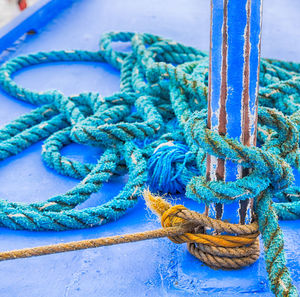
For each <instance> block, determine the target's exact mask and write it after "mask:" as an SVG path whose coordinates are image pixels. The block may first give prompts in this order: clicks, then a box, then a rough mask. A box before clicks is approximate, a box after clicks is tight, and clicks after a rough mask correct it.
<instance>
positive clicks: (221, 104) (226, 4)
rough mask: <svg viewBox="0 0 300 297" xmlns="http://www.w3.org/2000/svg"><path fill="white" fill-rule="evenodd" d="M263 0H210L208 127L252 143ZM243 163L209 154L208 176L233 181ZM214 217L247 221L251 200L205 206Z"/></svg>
mask: <svg viewBox="0 0 300 297" xmlns="http://www.w3.org/2000/svg"><path fill="white" fill-rule="evenodd" d="M261 19H262V0H211V29H210V30H211V31H210V58H209V94H208V121H207V125H208V128H210V129H212V130H215V131H217V132H218V133H219V134H221V135H227V136H228V137H231V138H234V139H237V140H239V141H240V142H241V143H243V144H244V145H247V146H251V145H253V146H255V145H256V129H257V106H258V99H257V94H258V81H259V61H260V40H261ZM247 174H248V172H247V170H246V169H243V168H240V166H238V165H236V164H233V163H232V162H230V161H229V160H221V159H217V158H215V157H214V156H210V155H208V156H207V179H208V180H224V181H234V180H236V179H237V178H241V177H242V176H245V175H247ZM206 213H207V214H208V215H210V216H213V217H216V218H218V219H227V220H230V221H231V222H235V223H241V224H245V223H247V222H249V221H250V220H251V203H250V202H249V201H241V202H240V203H236V205H231V206H226V207H224V205H222V204H220V203H218V204H215V205H209V206H207V207H206Z"/></svg>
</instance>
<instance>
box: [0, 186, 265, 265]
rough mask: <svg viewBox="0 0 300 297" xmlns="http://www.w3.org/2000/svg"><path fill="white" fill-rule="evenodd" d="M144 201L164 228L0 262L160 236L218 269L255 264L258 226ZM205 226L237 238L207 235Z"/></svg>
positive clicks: (2, 256)
mask: <svg viewBox="0 0 300 297" xmlns="http://www.w3.org/2000/svg"><path fill="white" fill-rule="evenodd" d="M144 198H145V201H146V203H147V206H148V207H149V208H150V209H151V210H152V211H153V212H154V213H156V214H157V216H159V217H160V218H161V224H162V227H163V228H162V229H157V230H151V231H145V232H139V233H134V234H126V235H118V236H111V237H105V238H97V239H88V240H82V241H76V242H69V243H60V244H53V245H48V246H42V247H34V248H25V249H20V250H13V251H7V252H2V253H0V261H4V260H11V259H19V258H29V257H34V256H41V255H49V254H55V253H62V252H67V251H75V250H82V249H88V248H96V247H100V246H109V245H115V244H121V243H128V242H135V241H141V240H147V239H153V238H161V237H168V238H169V239H170V240H172V241H173V242H175V243H184V242H186V243H187V244H188V250H189V252H190V253H191V254H193V255H194V256H195V257H197V258H199V259H200V260H201V261H203V262H204V263H206V264H207V265H209V266H211V267H215V268H225V269H236V268H240V267H243V266H247V265H250V264H252V263H253V262H254V261H256V260H257V258H258V257H259V246H258V239H257V237H258V226H257V223H252V224H249V225H239V224H230V223H225V222H223V221H221V220H215V219H212V218H209V217H207V216H206V215H204V214H200V213H197V212H194V211H191V210H189V209H187V208H185V207H184V206H183V205H175V206H172V205H171V204H170V203H168V202H167V201H165V200H164V199H163V198H161V197H159V196H153V195H152V194H151V193H150V192H149V191H148V190H146V191H145V192H144ZM205 227H210V228H213V229H214V230H216V231H218V232H226V233H229V234H236V235H235V236H234V235H219V234H217V235H211V234H205Z"/></svg>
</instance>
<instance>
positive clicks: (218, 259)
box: [144, 191, 259, 269]
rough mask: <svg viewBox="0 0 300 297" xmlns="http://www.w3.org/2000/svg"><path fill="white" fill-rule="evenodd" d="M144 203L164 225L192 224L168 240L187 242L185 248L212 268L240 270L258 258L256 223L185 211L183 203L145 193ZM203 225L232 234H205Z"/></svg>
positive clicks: (164, 226) (178, 242) (166, 226)
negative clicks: (243, 223)
mask: <svg viewBox="0 0 300 297" xmlns="http://www.w3.org/2000/svg"><path fill="white" fill-rule="evenodd" d="M144 198H145V200H146V203H147V206H148V207H149V208H150V209H151V210H152V211H153V212H155V213H156V214H157V215H158V216H159V217H161V225H162V227H163V228H168V227H176V226H187V227H188V226H193V228H191V227H190V229H191V230H192V233H191V232H188V233H184V234H182V235H179V236H176V237H174V236H173V237H169V239H170V240H171V241H172V242H174V243H177V244H180V243H187V246H188V251H189V252H190V253H191V254H192V255H194V256H195V257H196V258H198V259H199V260H201V261H202V262H204V263H205V264H206V265H208V266H210V267H213V268H222V269H239V268H242V267H244V266H248V265H251V264H252V263H254V262H255V261H256V260H257V259H258V258H259V241H258V235H259V232H258V224H257V222H254V223H251V224H249V225H240V224H230V223H226V222H223V221H221V220H216V219H213V218H210V217H208V216H206V215H204V214H200V213H197V212H194V211H190V210H188V209H187V208H186V207H184V206H183V205H175V206H172V205H171V204H169V203H168V202H166V201H165V200H163V199H162V198H160V197H159V196H153V195H152V194H151V193H150V192H149V191H145V192H144ZM205 228H211V229H213V230H215V231H216V232H219V233H223V232H226V233H228V234H235V236H232V235H218V234H214V235H210V234H205Z"/></svg>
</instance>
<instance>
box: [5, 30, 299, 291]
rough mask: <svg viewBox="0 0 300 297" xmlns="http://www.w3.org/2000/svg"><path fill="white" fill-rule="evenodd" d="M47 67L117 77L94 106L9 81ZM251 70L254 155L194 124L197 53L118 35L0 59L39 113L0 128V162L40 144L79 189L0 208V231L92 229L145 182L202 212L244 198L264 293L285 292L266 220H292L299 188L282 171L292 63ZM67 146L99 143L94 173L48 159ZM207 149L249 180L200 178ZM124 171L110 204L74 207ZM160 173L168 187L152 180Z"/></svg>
mask: <svg viewBox="0 0 300 297" xmlns="http://www.w3.org/2000/svg"><path fill="white" fill-rule="evenodd" d="M115 41H124V42H127V41H129V42H131V46H132V52H130V53H123V52H117V51H115V50H113V47H112V43H113V42H115ZM57 61H96V62H99V63H109V64H111V65H112V66H114V67H115V68H117V69H119V70H120V71H121V85H120V92H118V93H116V94H114V95H112V96H108V97H105V98H103V97H101V96H100V95H99V94H94V93H84V94H79V95H78V96H73V97H67V96H65V95H63V94H62V93H60V92H58V91H51V92H50V91H49V92H42V93H37V92H33V91H31V90H28V89H25V88H23V87H21V86H19V85H17V84H16V83H15V82H14V81H13V80H12V75H13V74H14V73H15V72H17V71H19V70H20V69H22V68H25V67H29V66H32V65H36V64H41V63H51V62H57ZM260 69H261V72H260V90H259V104H260V106H259V118H258V120H259V126H258V127H259V128H258V143H259V147H251V148H250V147H246V146H243V145H241V144H240V143H239V142H238V141H237V140H234V139H229V138H227V137H224V136H220V135H218V134H217V133H215V132H213V131H210V130H209V129H207V128H206V110H205V108H206V105H207V101H206V97H207V84H208V57H207V55H206V54H205V53H203V52H201V51H199V50H197V49H194V48H192V47H188V46H184V45H182V44H180V43H176V42H173V41H170V40H166V39H163V38H161V37H158V36H154V35H151V34H134V33H130V32H119V33H108V34H105V35H103V37H102V39H101V41H100V50H99V51H97V52H89V51H81V50H77V51H52V52H49V53H45V52H40V53H37V54H29V55H27V56H21V57H17V58H14V59H12V60H10V61H8V62H6V63H5V64H3V65H2V67H1V68H0V85H1V87H2V88H3V89H4V90H5V91H6V92H7V93H9V94H10V95H11V96H13V97H15V98H18V99H20V100H23V101H26V102H29V103H32V104H34V105H41V107H38V108H37V109H35V110H34V111H32V112H30V113H29V114H27V115H24V116H21V117H20V118H18V119H17V120H15V121H13V122H11V123H9V124H8V125H6V126H5V127H3V128H2V129H1V130H0V141H1V142H0V159H1V160H4V159H6V158H8V157H10V156H12V155H16V154H18V153H20V152H21V151H23V150H24V149H26V148H27V147H29V146H30V145H32V144H34V143H36V142H38V141H40V140H42V139H45V141H44V145H43V150H42V158H43V160H44V161H45V163H46V164H47V166H49V167H51V168H53V169H55V170H56V171H57V172H59V173H60V174H64V175H67V176H71V177H74V178H78V179H81V181H80V182H79V184H78V185H77V186H76V187H74V188H73V189H71V190H69V191H68V192H67V193H65V194H62V195H58V196H55V197H52V198H50V199H48V200H47V201H45V202H37V203H31V204H23V203H14V202H9V201H4V200H1V201H0V225H1V226H4V227H8V228H11V229H27V230H36V231H38V230H57V231H59V230H66V229H77V228H88V227H92V226H97V225H101V224H104V223H106V222H108V221H111V220H116V219H117V218H119V217H120V216H121V215H123V214H124V213H125V212H126V211H127V210H128V209H129V208H131V207H133V206H134V205H135V204H136V202H137V199H138V197H139V196H140V194H141V191H142V189H143V188H144V187H145V185H146V183H147V181H148V183H150V184H152V185H153V184H156V185H157V187H158V189H159V190H162V191H166V190H167V191H170V192H172V191H173V192H174V191H183V190H184V188H186V196H187V197H189V198H192V199H195V200H196V201H199V202H201V203H206V204H209V203H212V202H221V203H232V202H234V201H237V200H242V199H248V198H254V200H255V212H256V215H257V217H258V222H259V226H260V231H261V233H262V237H263V239H264V244H265V250H266V264H267V270H268V273H269V278H270V284H271V289H272V291H273V292H274V293H275V294H276V295H277V296H297V291H296V288H295V287H294V286H293V284H292V280H291V278H290V275H289V272H288V270H287V268H286V266H285V256H284V252H283V236H282V232H281V230H280V228H279V226H278V220H277V215H278V216H279V217H280V218H281V219H298V218H299V217H300V200H299V192H300V191H299V188H297V187H295V186H293V179H294V176H293V173H292V169H291V166H294V167H296V168H297V169H299V168H300V161H299V156H300V154H299V130H300V111H299V105H300V64H297V63H287V62H283V61H276V60H264V59H263V60H262V61H261V68H260ZM71 142H77V143H82V144H85V145H92V146H101V147H102V148H103V149H104V153H103V155H102V156H101V158H100V159H99V161H98V163H97V164H96V165H93V164H83V163H80V162H77V161H72V160H70V159H68V158H66V157H63V156H61V154H60V149H62V147H64V146H66V145H68V144H69V143H71ZM174 146H175V147H174ZM207 153H209V154H213V155H215V156H217V157H218V158H223V159H225V158H228V159H231V160H232V161H233V162H236V163H239V164H240V165H242V166H243V167H245V168H252V169H253V170H252V173H251V174H250V175H249V176H247V177H244V178H242V179H240V180H237V181H235V182H230V183H224V182H221V181H218V182H215V181H213V182H207V181H206V179H205V177H204V170H205V168H204V167H205V156H206V154H207ZM176 154H179V155H176ZM157 160H160V161H157ZM164 165H167V166H164ZM178 166H179V167H178ZM148 168H149V170H148ZM174 168H175V169H174ZM127 171H128V174H129V179H128V183H127V184H126V185H125V187H124V189H123V190H122V191H121V192H120V194H119V195H118V196H116V197H115V198H114V199H112V200H111V201H109V202H108V203H105V204H103V205H100V206H97V207H91V208H86V209H81V210H77V209H76V210H75V207H76V206H77V205H79V204H81V203H83V202H84V201H86V200H87V199H88V198H89V196H90V195H91V194H92V193H95V192H97V191H99V189H100V188H101V185H102V184H103V182H106V181H108V180H109V178H110V177H111V176H113V175H114V174H124V173H125V172H127ZM148 172H150V173H151V175H148ZM162 176H168V180H169V181H170V182H171V183H170V184H165V183H164V182H162V181H163V178H162ZM275 201H276V202H275ZM275 212H276V213H277V215H276V213H275Z"/></svg>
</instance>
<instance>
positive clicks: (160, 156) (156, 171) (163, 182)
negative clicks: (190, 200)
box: [148, 141, 198, 194]
mask: <svg viewBox="0 0 300 297" xmlns="http://www.w3.org/2000/svg"><path fill="white" fill-rule="evenodd" d="M193 158H194V157H193V154H192V152H191V151H189V147H188V146H186V145H184V144H182V143H179V142H173V141H168V142H163V143H161V144H160V145H158V146H157V147H156V148H155V150H154V152H153V154H152V156H151V157H150V158H149V160H148V183H149V185H150V188H151V190H152V191H159V192H164V193H171V194H176V193H177V194H178V193H184V191H185V187H186V184H187V182H188V180H189V179H191V178H192V176H193V175H197V173H198V170H197V168H196V167H195V166H188V168H187V163H190V162H191V161H192V159H193Z"/></svg>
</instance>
